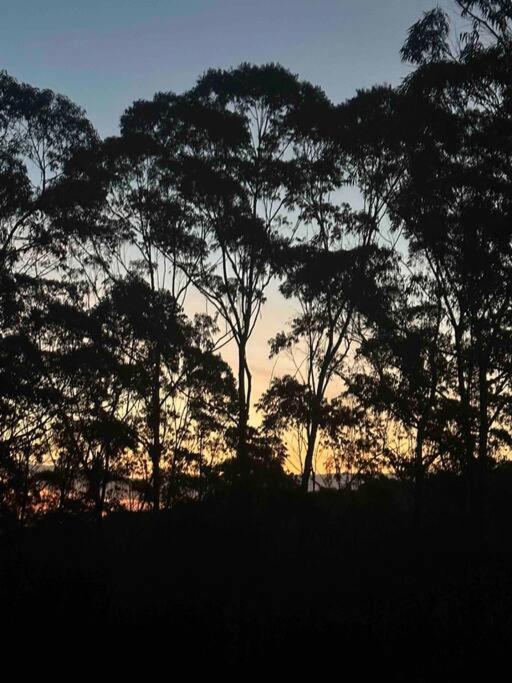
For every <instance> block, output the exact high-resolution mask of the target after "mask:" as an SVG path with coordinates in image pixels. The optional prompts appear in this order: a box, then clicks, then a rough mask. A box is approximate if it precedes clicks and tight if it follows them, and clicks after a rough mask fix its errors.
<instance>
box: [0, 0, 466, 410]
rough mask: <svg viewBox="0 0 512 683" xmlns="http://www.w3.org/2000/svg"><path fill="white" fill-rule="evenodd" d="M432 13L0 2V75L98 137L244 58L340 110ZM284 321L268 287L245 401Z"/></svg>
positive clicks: (261, 5) (260, 384)
mask: <svg viewBox="0 0 512 683" xmlns="http://www.w3.org/2000/svg"><path fill="white" fill-rule="evenodd" d="M436 4H441V5H442V6H444V7H445V8H447V9H448V10H450V9H451V10H453V3H452V2H451V0H445V1H444V2H443V1H441V2H440V1H439V0H437V2H436V0H258V1H255V0H209V1H208V0H81V1H80V2H77V1H76V0H44V1H43V0H0V9H1V14H0V16H1V22H0V69H5V70H6V71H7V72H8V73H10V74H11V75H12V76H14V77H16V78H17V79H18V80H20V81H25V82H28V83H30V84H31V85H35V86H38V87H46V88H51V89H52V90H55V91H58V92H61V93H63V94H65V95H67V96H68V97H70V98H71V99H72V100H73V101H74V102H76V103H77V104H79V105H80V106H82V107H83V108H84V109H85V110H86V111H87V114H88V116H89V118H90V120H91V121H92V123H93V124H94V126H95V127H96V129H97V130H98V132H99V133H100V134H101V135H103V136H106V135H112V134H115V133H116V132H117V130H118V121H119V117H120V115H121V113H122V112H123V110H124V109H125V108H126V107H128V106H129V105H130V104H131V103H132V102H133V100H135V99H140V98H151V97H152V96H153V95H154V93H155V92H157V91H162V90H163V91H169V90H172V91H174V92H177V93H179V92H182V91H184V90H187V89H188V88H190V87H191V86H193V85H194V82H195V80H196V79H197V78H198V77H199V76H200V75H201V74H202V73H203V72H204V71H205V70H206V69H208V68H210V67H219V68H229V67H232V66H236V65H238V64H240V63H241V62H244V61H246V62H252V63H256V64H258V63H259V64H261V63H266V62H272V61H273V62H279V63H281V64H283V65H284V66H285V67H287V68H288V69H290V70H291V71H292V72H293V73H296V74H298V75H299V77H300V78H302V79H306V80H309V81H311V82H312V83H313V84H315V85H319V86H321V87H322V88H323V89H324V90H325V91H326V93H327V95H328V96H329V97H330V98H331V99H332V100H333V101H334V102H341V101H343V100H345V99H346V98H348V97H351V96H353V95H355V93H356V90H357V89H359V88H364V87H369V86H372V85H374V84H376V83H391V84H397V83H399V82H400V80H401V79H402V78H403V76H404V75H405V74H407V72H408V70H409V68H410V67H408V66H407V65H404V64H402V63H401V62H400V56H399V50H400V47H401V46H402V44H403V42H404V39H405V37H406V34H407V29H408V28H409V26H411V24H413V23H414V22H415V21H416V20H417V19H418V18H419V17H420V16H421V14H422V13H423V12H424V11H426V10H428V9H431V8H432V7H433V6H434V5H436ZM452 14H453V12H452ZM196 303H197V302H196ZM292 313H293V308H292V307H290V305H289V304H287V303H284V302H283V300H282V299H281V298H280V295H278V293H277V287H276V286H274V287H273V290H271V292H270V295H269V297H268V303H267V304H266V306H265V309H264V312H263V319H262V320H261V321H260V324H259V325H258V326H257V327H256V330H255V334H254V337H253V339H252V341H251V346H250V349H249V351H250V363H251V365H252V369H253V372H254V389H255V391H254V395H255V398H257V397H258V396H259V394H260V393H261V391H262V390H264V389H265V388H266V386H267V385H268V381H269V378H270V376H271V373H272V371H274V372H276V373H280V372H283V371H285V370H286V369H287V368H286V365H283V363H286V361H284V360H281V361H279V363H280V365H279V363H278V365H277V366H275V367H274V361H273V360H269V359H268V344H267V342H268V339H269V338H270V337H272V336H274V335H275V334H276V332H278V331H279V330H281V329H284V328H285V326H286V321H287V319H288V318H289V317H290V315H291V314H292ZM225 354H226V358H227V359H228V360H233V359H234V349H233V348H231V349H230V348H228V349H227V350H226V352H225Z"/></svg>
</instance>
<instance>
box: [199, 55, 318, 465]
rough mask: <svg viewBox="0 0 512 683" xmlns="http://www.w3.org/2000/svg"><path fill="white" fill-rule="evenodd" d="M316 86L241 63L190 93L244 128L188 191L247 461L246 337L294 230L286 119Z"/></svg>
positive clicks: (221, 142) (216, 145) (209, 156)
mask: <svg viewBox="0 0 512 683" xmlns="http://www.w3.org/2000/svg"><path fill="white" fill-rule="evenodd" d="M316 93H317V90H316V89H315V88H313V87H312V86H311V85H310V84H308V83H303V82H300V81H299V80H298V79H297V78H296V77H295V76H294V75H292V74H291V73H290V72H288V71H287V70H285V69H284V68H282V67H280V66H278V65H274V64H268V65H264V66H251V65H248V64H242V65H241V66H239V67H238V68H236V69H232V70H230V71H215V70H210V71H208V72H207V73H206V74H205V75H204V76H203V77H202V78H201V79H200V80H199V82H198V83H197V85H196V87H195V88H194V89H193V90H192V91H191V92H190V93H189V97H190V98H191V99H192V100H194V101H196V102H198V103H199V104H201V105H202V106H203V107H206V108H207V110H209V109H213V110H214V111H216V112H217V115H220V114H222V116H224V117H225V125H226V126H227V127H228V129H227V130H232V131H233V132H234V131H238V137H237V139H235V141H234V142H235V144H234V145H231V146H230V147H228V146H227V145H226V143H225V139H224V137H225V135H223V136H222V137H221V138H219V139H218V140H213V141H211V142H210V143H209V144H208V145H207V146H205V148H204V149H203V150H202V152H201V153H200V154H199V155H196V158H195V162H194V163H193V164H191V165H190V167H189V168H188V172H189V176H188V180H187V189H188V196H189V199H190V201H191V203H192V205H193V207H194V210H195V220H196V229H197V231H198V235H199V236H200V238H201V240H202V241H203V243H204V246H205V248H204V250H203V252H202V254H201V259H200V260H199V261H198V262H197V264H196V267H195V268H194V269H192V270H191V277H192V278H193V281H194V284H195V286H196V287H197V288H198V289H199V291H200V292H201V293H202V294H203V295H204V296H205V297H206V299H207V300H208V302H209V303H210V304H211V305H212V306H213V308H214V309H215V311H216V312H217V314H218V316H219V319H220V320H221V321H222V322H223V323H224V324H225V326H226V333H227V335H226V340H225V341H226V342H227V341H228V340H233V341H234V343H235V345H236V350H237V373H236V374H237V380H238V437H237V448H236V450H237V453H238V456H239V461H240V464H241V465H242V466H243V467H244V468H246V467H247V458H248V453H249V444H248V434H249V430H248V425H249V414H250V409H251V401H252V373H251V370H250V364H249V359H248V343H249V340H250V338H251V336H252V334H253V332H254V329H255V326H256V324H257V322H258V319H259V318H260V315H261V312H262V307H263V304H264V302H265V296H266V290H267V287H268V285H269V283H270V282H271V280H272V278H273V277H274V275H275V266H274V261H275V259H274V258H273V256H274V254H275V253H276V251H279V250H280V249H281V247H282V246H283V244H285V243H286V240H287V239H289V237H290V234H289V231H291V230H292V229H293V220H292V218H291V217H290V216H289V215H288V208H289V201H290V197H291V194H292V189H291V187H290V173H291V172H292V165H293V160H292V156H293V145H292V130H291V128H290V124H289V121H290V119H291V117H292V116H293V115H294V112H295V111H296V110H297V108H298V107H300V106H301V104H302V103H303V102H305V101H307V99H308V97H312V96H314V97H316Z"/></svg>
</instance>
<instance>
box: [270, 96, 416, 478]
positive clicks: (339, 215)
mask: <svg viewBox="0 0 512 683" xmlns="http://www.w3.org/2000/svg"><path fill="white" fill-rule="evenodd" d="M398 101H399V96H398V95H397V94H396V93H394V92H393V91H392V90H391V89H389V88H376V89H373V90H371V91H368V92H366V91H364V92H360V93H359V94H358V96H357V97H356V98H354V99H353V100H351V101H349V102H348V103H346V104H345V105H343V106H341V107H338V108H334V107H332V105H330V103H329V102H328V101H326V100H325V99H324V98H321V97H317V98H316V100H315V101H314V102H310V103H309V104H308V106H306V107H304V108H303V109H302V110H299V111H298V112H297V115H296V116H295V118H294V120H293V132H294V141H293V144H294V156H295V165H294V166H295V168H294V170H295V177H294V185H293V190H294V194H293V206H294V208H295V209H296V211H297V212H298V216H299V221H300V224H301V228H302V229H301V232H298V233H297V239H296V241H295V244H293V245H292V246H291V247H290V248H289V249H287V250H285V255H284V257H283V260H282V261H281V264H280V266H281V268H282V272H283V273H284V274H285V279H284V282H283V284H282V286H281V291H282V292H283V294H284V295H285V296H286V297H287V298H290V299H292V300H293V301H296V302H298V304H299V306H300V310H299V314H298V315H297V316H296V317H295V318H293V319H292V321H291V323H290V327H289V330H288V331H286V332H283V333H281V334H279V335H278V336H277V337H276V338H275V339H274V340H273V341H272V353H274V354H275V353H279V352H282V351H288V352H289V353H291V354H292V357H293V358H294V361H295V363H296V378H295V381H296V382H298V383H299V385H300V386H301V387H302V397H301V398H300V403H301V404H304V402H306V404H307V405H308V409H307V411H306V414H305V421H303V423H304V431H305V443H306V448H305V455H304V462H303V470H302V487H303V489H304V490H307V488H308V482H309V478H310V475H311V469H312V463H313V460H314V454H315V450H316V447H317V444H318V442H319V436H320V432H321V429H322V421H323V417H322V414H323V413H324V412H325V410H326V409H325V407H324V406H325V403H326V401H327V402H328V401H329V400H330V399H331V398H332V393H333V391H336V388H337V390H338V393H339V392H340V391H341V389H342V388H343V375H344V370H345V366H346V363H347V361H348V360H349V359H350V354H351V353H352V350H353V347H354V342H355V341H356V340H357V338H358V336H359V328H360V326H361V324H362V323H363V320H364V317H365V315H367V314H368V313H369V311H370V310H371V308H372V305H373V303H374V302H375V300H376V298H378V296H379V283H380V282H381V281H382V282H383V281H384V280H385V277H386V272H387V268H388V263H389V258H390V254H391V251H392V250H391V249H390V248H389V245H383V244H381V242H380V240H379V237H380V229H381V226H382V223H383V220H384V217H385V216H386V209H387V202H388V199H389V195H390V194H391V193H392V192H393V191H394V190H395V187H396V185H397V184H398V183H399V182H400V177H401V155H402V153H403V151H402V146H401V141H400V138H399V137H398V135H397V130H398V129H397V126H396V124H395V118H394V112H395V111H396V108H397V103H398ZM385 127H387V129H388V138H387V140H386V142H385V141H384V140H383V138H382V136H381V135H380V134H379V133H377V132H376V131H378V130H379V129H380V130H382V129H385ZM354 187H355V188H357V190H358V196H357V197H355V198H353V200H352V202H353V206H351V205H350V204H349V203H348V202H347V201H343V200H344V196H345V195H344V194H343V191H345V193H346V190H347V189H348V188H354ZM280 381H282V382H284V383H288V385H290V382H289V379H288V378H286V377H285V378H283V379H282V380H277V381H276V382H275V383H274V388H273V391H274V392H275V391H276V389H277V384H278V383H279V382H280ZM294 387H295V388H294V395H295V396H296V397H299V392H298V391H297V386H295V385H294ZM284 388H285V387H284V386H283V389H284ZM286 393H287V392H286V391H284V395H285V396H286ZM268 398H270V395H269V397H268Z"/></svg>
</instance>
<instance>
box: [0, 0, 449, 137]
mask: <svg viewBox="0 0 512 683" xmlns="http://www.w3.org/2000/svg"><path fill="white" fill-rule="evenodd" d="M434 4H436V3H435V0H433V1H431V0H273V1H272V0H259V1H257V2H255V1H254V0H209V1H208V0H138V1H137V0H88V1H87V0H83V1H82V2H77V1H75V0H45V1H44V2H43V1H41V0H1V1H0V5H1V6H2V21H1V23H0V68H4V69H6V70H7V71H8V72H9V73H10V74H12V75H13V76H15V77H17V78H18V79H19V80H23V81H27V82H29V83H31V84H33V85H37V86H39V87H49V88H52V89H53V90H56V91H59V92H62V93H64V94H66V95H68V96H69V97H70V98H71V99H72V100H74V101H75V102H77V103H78V104H80V105H81V106H83V107H84V108H85V109H86V110H87V112H88V114H89V116H90V118H91V120H92V122H93V123H94V125H95V126H96V127H97V129H98V130H99V132H100V133H101V134H103V135H106V134H111V133H114V132H115V131H116V130H117V122H118V120H119V116H120V114H121V113H122V111H123V109H124V108H125V107H126V106H128V105H129V104H130V103H131V102H132V101H133V100H134V99H137V98H141V97H142V98H147V97H152V95H153V94H154V92H156V91H158V90H174V91H175V92H181V91H183V90H186V89H187V88H189V87H190V86H192V85H193V83H194V81H195V79H196V78H197V77H198V76H199V75H200V74H201V73H202V72H203V71H205V70H206V69H207V68H208V67H210V66H215V67H229V66H236V65H237V64H239V63H240V62H242V61H249V62H254V63H263V62H268V61H277V62H280V63H282V64H283V65H284V66H286V67H288V68H289V69H290V70H291V71H293V72H295V73H298V74H299V75H300V76H301V77H302V78H305V79H308V80H311V81H312V82H313V83H315V84H316V85H320V86H322V87H323V88H324V89H325V90H326V92H327V94H328V95H329V96H330V97H331V98H332V99H333V100H335V101H340V100H343V99H344V98H346V97H349V96H351V95H352V94H353V93H354V92H355V90H356V88H359V87H364V86H369V85H372V84H374V83H381V82H390V83H396V82H398V81H399V80H400V78H401V77H402V75H403V74H404V73H405V72H406V70H407V67H405V66H404V65H402V64H401V63H400V59H399V49H400V46H401V45H402V43H403V40H404V37H405V35H406V31H407V28H408V27H409V26H410V25H411V24H412V23H413V22H414V21H415V20H416V19H417V18H418V17H419V16H420V15H421V13H422V12H423V11H424V10H426V9H430V8H431V7H432V6H433V5H434ZM445 5H447V6H448V7H449V6H450V0H446V2H445Z"/></svg>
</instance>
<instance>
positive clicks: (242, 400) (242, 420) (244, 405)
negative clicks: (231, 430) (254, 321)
mask: <svg viewBox="0 0 512 683" xmlns="http://www.w3.org/2000/svg"><path fill="white" fill-rule="evenodd" d="M246 354H247V348H246V341H241V342H240V344H239V347H238V444H237V456H238V459H239V463H240V466H241V468H242V474H243V475H245V474H246V473H247V472H246V471H247V468H248V462H247V460H248V453H247V425H248V421H249V414H248V396H247V387H246V367H247V358H246Z"/></svg>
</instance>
